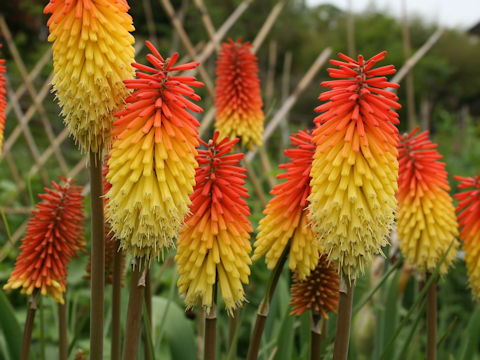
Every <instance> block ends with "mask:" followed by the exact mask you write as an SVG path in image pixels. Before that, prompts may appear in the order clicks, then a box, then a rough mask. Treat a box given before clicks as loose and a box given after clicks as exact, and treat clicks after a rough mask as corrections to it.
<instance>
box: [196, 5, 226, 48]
mask: <svg viewBox="0 0 480 360" xmlns="http://www.w3.org/2000/svg"><path fill="white" fill-rule="evenodd" d="M193 2H194V4H195V6H196V7H197V8H198V10H199V11H200V15H201V17H202V22H203V26H204V27H205V30H207V33H208V36H209V37H210V39H211V40H212V41H213V46H214V47H215V50H216V51H219V50H220V41H219V40H218V38H217V37H216V36H215V35H216V33H215V27H214V26H213V22H212V19H211V18H210V15H209V14H208V11H207V8H206V6H205V4H204V3H203V0H193Z"/></svg>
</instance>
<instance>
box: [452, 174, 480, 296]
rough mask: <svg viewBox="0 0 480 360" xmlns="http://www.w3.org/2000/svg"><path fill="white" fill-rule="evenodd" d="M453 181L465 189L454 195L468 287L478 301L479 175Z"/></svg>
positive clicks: (479, 253) (479, 250) (479, 272)
mask: <svg viewBox="0 0 480 360" xmlns="http://www.w3.org/2000/svg"><path fill="white" fill-rule="evenodd" d="M454 179H455V180H458V181H460V184H459V185H458V186H457V187H458V189H459V190H464V189H465V190H464V191H462V192H459V193H457V194H455V198H456V199H457V200H458V207H457V209H456V211H457V214H458V222H459V223H460V239H461V240H462V241H463V246H462V249H463V250H464V251H465V263H466V265H467V272H468V278H469V283H470V287H471V288H472V290H473V293H474V295H475V297H476V298H477V300H480V173H479V174H478V175H477V176H474V177H461V176H454Z"/></svg>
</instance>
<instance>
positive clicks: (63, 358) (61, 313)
mask: <svg viewBox="0 0 480 360" xmlns="http://www.w3.org/2000/svg"><path fill="white" fill-rule="evenodd" d="M63 299H64V301H65V300H66V296H65V295H64V296H63ZM58 350H59V359H60V360H67V359H68V334H67V306H66V304H65V303H64V304H58Z"/></svg>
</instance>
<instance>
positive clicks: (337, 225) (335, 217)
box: [309, 52, 400, 278]
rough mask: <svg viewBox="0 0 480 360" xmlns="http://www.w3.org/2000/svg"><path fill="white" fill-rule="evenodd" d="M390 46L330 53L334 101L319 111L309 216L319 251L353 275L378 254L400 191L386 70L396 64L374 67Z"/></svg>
mask: <svg viewBox="0 0 480 360" xmlns="http://www.w3.org/2000/svg"><path fill="white" fill-rule="evenodd" d="M385 55H386V52H382V53H380V54H377V55H375V56H374V57H372V58H371V59H370V60H367V61H365V60H364V59H363V57H362V56H361V55H359V56H358V60H354V59H351V58H349V57H348V56H346V55H343V54H339V57H340V58H341V59H343V60H344V61H345V62H342V61H338V60H330V63H331V64H332V65H336V66H338V67H339V68H338V69H337V68H333V69H328V72H329V74H330V76H331V77H333V78H339V79H340V80H332V81H325V82H323V83H322V86H327V87H329V88H331V89H332V90H330V91H327V92H324V93H322V94H321V95H320V97H319V100H329V101H328V102H327V103H325V104H323V105H321V106H319V107H317V108H316V109H315V111H317V112H321V113H322V114H321V115H319V116H317V117H316V118H315V122H316V124H317V125H318V126H317V128H316V129H315V130H314V133H313V137H314V142H315V143H316V145H317V149H316V152H315V156H314V160H313V165H312V171H311V177H312V180H311V182H310V184H311V186H312V194H311V195H310V197H309V201H310V207H309V209H310V219H311V221H312V226H313V230H314V232H315V233H316V235H317V237H318V240H319V242H320V245H321V246H322V250H323V251H324V252H325V253H326V254H328V259H329V261H333V262H335V263H336V264H338V267H339V271H341V272H342V273H343V274H344V275H345V276H347V277H348V278H352V277H355V275H356V274H357V273H358V272H363V271H364V268H365V265H366V264H368V263H369V262H370V261H371V259H372V256H373V255H375V254H379V253H381V247H382V246H384V245H386V244H387V238H386V237H387V235H388V233H389V231H390V228H391V225H392V223H393V219H394V211H395V208H396V201H395V191H396V190H397V175H398V161H397V143H398V129H397V128H396V127H395V124H398V122H399V121H398V114H397V113H396V112H395V111H393V110H392V109H391V108H392V107H393V108H395V109H398V108H400V105H399V104H398V103H397V102H396V100H397V99H398V98H397V96H395V94H393V93H391V92H389V91H388V90H386V89H387V88H389V87H392V88H398V85H397V84H393V83H390V82H387V79H386V77H384V76H382V75H388V74H393V73H394V72H395V69H394V68H393V66H392V65H389V66H382V67H379V68H376V69H374V68H373V67H374V65H375V64H376V63H377V62H379V61H380V60H382V59H383V58H384V57H385Z"/></svg>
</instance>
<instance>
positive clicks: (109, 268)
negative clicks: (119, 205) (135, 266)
mask: <svg viewBox="0 0 480 360" xmlns="http://www.w3.org/2000/svg"><path fill="white" fill-rule="evenodd" d="M109 158H110V156H108V155H107V156H106V161H108V159H109ZM107 174H108V164H105V166H104V168H103V194H104V195H105V194H106V193H108V191H109V190H110V189H111V187H112V184H110V183H109V182H108V181H107ZM103 204H104V206H105V207H107V204H108V198H107V197H104V198H103ZM104 228H105V282H106V283H107V284H111V283H112V281H113V261H114V258H115V253H116V252H117V251H118V249H117V248H116V244H117V239H116V238H115V235H114V234H113V231H112V229H111V227H110V223H109V221H108V218H107V221H105V226H104ZM91 269H92V257H91V256H90V258H89V259H88V264H87V267H86V272H87V274H86V275H85V276H84V277H83V278H84V279H90V276H91V273H90V272H91ZM121 269H122V270H121V271H122V274H121V286H122V287H123V285H124V284H123V280H124V279H125V270H124V269H125V252H123V251H122V254H121Z"/></svg>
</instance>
